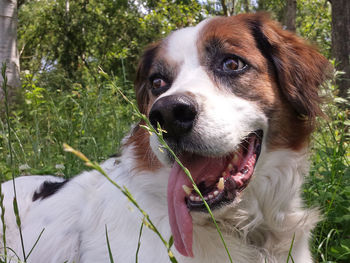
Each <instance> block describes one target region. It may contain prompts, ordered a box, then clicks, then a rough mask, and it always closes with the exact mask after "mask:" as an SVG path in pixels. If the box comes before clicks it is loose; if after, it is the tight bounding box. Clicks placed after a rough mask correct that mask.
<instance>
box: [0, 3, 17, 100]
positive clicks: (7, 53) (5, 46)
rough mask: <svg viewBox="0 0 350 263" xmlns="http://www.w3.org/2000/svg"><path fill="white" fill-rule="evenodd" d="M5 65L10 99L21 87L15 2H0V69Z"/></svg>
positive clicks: (0, 96)
mask: <svg viewBox="0 0 350 263" xmlns="http://www.w3.org/2000/svg"><path fill="white" fill-rule="evenodd" d="M4 62H5V63H6V66H7V71H6V76H7V79H8V86H9V87H10V90H9V95H10V97H12V96H13V95H14V94H15V92H16V89H18V88H19V87H20V85H21V83H20V79H19V54H18V50H17V0H0V68H1V67H2V63H4ZM2 82H3V79H2V76H0V101H3V95H4V93H3V90H2Z"/></svg>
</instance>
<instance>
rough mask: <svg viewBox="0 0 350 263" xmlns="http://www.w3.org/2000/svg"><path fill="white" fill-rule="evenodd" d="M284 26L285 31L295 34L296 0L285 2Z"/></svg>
mask: <svg viewBox="0 0 350 263" xmlns="http://www.w3.org/2000/svg"><path fill="white" fill-rule="evenodd" d="M285 14H286V15H285V20H284V21H285V22H284V24H285V26H286V29H287V30H290V31H294V32H295V18H296V16H297V0H287V4H286V10H285Z"/></svg>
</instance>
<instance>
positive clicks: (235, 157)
mask: <svg viewBox="0 0 350 263" xmlns="http://www.w3.org/2000/svg"><path fill="white" fill-rule="evenodd" d="M237 161H238V155H237V154H236V153H235V154H234V155H233V157H232V161H231V162H232V163H233V164H235V163H236V162H237Z"/></svg>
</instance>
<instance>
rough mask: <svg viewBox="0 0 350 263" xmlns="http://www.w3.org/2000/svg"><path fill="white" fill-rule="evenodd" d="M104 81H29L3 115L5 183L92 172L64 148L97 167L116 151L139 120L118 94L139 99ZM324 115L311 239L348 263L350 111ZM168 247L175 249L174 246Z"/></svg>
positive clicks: (311, 195)
mask: <svg viewBox="0 0 350 263" xmlns="http://www.w3.org/2000/svg"><path fill="white" fill-rule="evenodd" d="M99 78H100V79H99V81H100V82H101V83H107V84H103V85H102V84H101V85H94V84H93V83H92V84H91V85H87V86H85V87H83V86H81V85H78V84H72V86H71V87H70V88H69V89H64V88H63V87H62V89H58V90H57V89H55V90H51V89H50V87H49V86H45V85H44V84H43V83H45V81H43V80H42V79H41V80H40V79H36V78H34V77H33V76H31V75H30V74H27V75H25V76H24V78H23V94H22V100H23V104H21V105H15V107H12V111H11V112H10V113H9V114H8V119H7V118H6V116H5V114H4V113H3V111H2V110H1V109H0V114H3V115H2V116H1V118H0V182H1V181H5V180H9V179H11V177H12V175H16V176H17V175H21V174H56V175H59V176H65V177H71V176H73V175H75V174H78V173H79V172H80V171H82V170H84V169H86V167H85V165H84V163H83V162H81V161H79V160H78V159H77V158H75V157H74V156H73V155H72V154H69V153H67V152H65V151H64V150H63V148H62V145H63V143H64V142H66V143H68V144H69V145H71V146H72V147H73V148H75V149H79V150H80V151H81V152H84V153H86V154H87V155H88V156H89V159H91V162H93V163H97V162H100V161H102V160H104V159H107V158H108V157H109V156H111V155H113V154H115V153H116V152H117V151H118V149H119V146H120V141H121V139H122V138H123V136H124V135H125V133H126V132H127V131H128V130H129V129H130V125H131V124H132V123H135V122H136V121H137V117H135V115H134V114H133V111H134V110H133V108H132V106H131V105H130V104H129V103H127V102H126V101H125V100H124V99H123V98H121V96H120V95H119V94H118V88H119V87H120V88H121V89H122V90H123V93H125V94H126V96H127V97H128V98H131V100H133V93H132V92H131V90H132V87H131V86H132V85H131V84H130V83H128V82H127V81H125V80H124V79H121V80H119V79H118V78H115V79H114V80H112V81H106V80H105V79H104V77H103V75H102V76H99ZM334 89H335V88H334V87H331V90H334ZM325 112H326V113H327V115H328V116H329V119H328V120H320V125H319V127H318V130H317V131H316V133H315V134H314V136H313V137H314V138H313V147H312V151H313V155H312V159H311V170H310V176H309V177H308V178H307V181H306V183H305V186H304V192H303V195H304V199H305V201H306V205H307V206H308V207H315V206H317V207H320V209H321V211H322V212H321V213H322V214H323V220H322V221H321V222H320V223H319V224H318V226H317V228H316V229H315V231H314V233H313V241H312V250H313V254H314V257H315V258H316V259H317V261H316V262H339V263H342V262H349V261H350V216H349V215H350V170H349V160H350V150H349V138H350V134H349V117H348V115H347V114H349V112H346V111H341V110H339V108H338V107H336V106H334V105H332V104H329V105H327V107H326V108H325ZM9 129H10V132H9ZM11 134H12V135H11ZM9 135H11V136H9ZM11 155H12V157H11ZM1 203H2V202H0V204H1ZM0 208H1V211H2V212H1V215H3V207H2V206H0ZM144 221H145V222H146V223H147V220H144ZM146 223H145V224H146ZM143 224H144V223H142V225H141V227H140V235H141V234H142V229H143V226H144V225H143ZM146 226H147V224H146ZM106 238H108V233H107V229H106ZM166 243H167V246H168V248H170V247H171V244H172V241H171V240H169V241H167V242H166ZM140 245H141V244H138V247H139V246H140ZM138 247H137V248H136V247H135V250H136V258H137V255H138ZM1 258H2V257H1V256H0V262H1ZM110 258H111V260H113V257H112V254H111V253H110ZM140 260H141V261H142V259H140ZM111 262H112V261H111Z"/></svg>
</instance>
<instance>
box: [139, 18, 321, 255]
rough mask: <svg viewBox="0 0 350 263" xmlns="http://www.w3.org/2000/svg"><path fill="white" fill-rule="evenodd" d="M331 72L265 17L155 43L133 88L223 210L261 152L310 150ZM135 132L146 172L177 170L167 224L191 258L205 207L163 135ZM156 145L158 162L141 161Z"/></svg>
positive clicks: (205, 25) (211, 25)
mask: <svg viewBox="0 0 350 263" xmlns="http://www.w3.org/2000/svg"><path fill="white" fill-rule="evenodd" d="M327 68H328V62H327V60H326V59H325V58H323V57H322V56H321V55H319V54H318V53H317V52H316V51H315V50H314V49H313V48H312V47H311V46H309V45H307V44H305V43H304V42H303V41H302V40H300V39H299V38H298V37H296V36H295V35H294V34H292V33H289V32H286V31H283V30H282V29H281V28H280V27H279V25H278V24H276V23H275V22H272V21H271V20H269V18H268V17H267V16H265V15H262V14H256V15H239V16H236V17H230V18H212V19H209V20H206V21H203V22H202V23H200V24H199V25H197V26H196V27H191V28H185V29H181V30H179V31H176V32H174V33H172V34H170V35H169V36H168V37H167V38H166V39H164V40H163V41H161V42H158V43H156V44H153V45H152V46H150V48H149V49H148V50H146V52H145V54H144V56H143V58H142V60H141V63H140V65H139V69H138V74H137V79H136V83H135V87H136V94H137V100H138V105H139V108H140V110H141V112H142V113H144V114H146V115H147V116H148V117H149V120H150V122H151V123H152V125H153V126H154V127H157V125H158V124H159V125H160V126H161V127H162V129H164V130H165V131H166V133H164V138H165V140H166V142H167V143H168V145H169V146H170V148H171V149H172V150H173V151H174V152H175V153H176V155H177V156H178V157H179V158H180V160H181V162H182V163H183V164H184V165H185V166H186V167H187V168H188V169H189V171H190V172H191V175H192V177H193V179H194V181H195V182H196V184H197V185H198V187H199V189H200V191H201V193H202V194H203V196H204V199H205V200H206V201H207V203H208V204H209V206H210V207H211V208H212V209H224V208H225V207H226V206H230V205H232V204H233V203H234V202H233V201H234V200H235V199H237V196H238V195H240V193H241V192H242V191H243V190H244V189H245V188H246V187H247V186H248V184H249V181H250V179H251V178H252V177H253V174H254V169H255V168H256V167H257V164H258V159H259V155H260V154H265V153H266V152H270V151H273V150H276V149H291V150H294V151H298V150H301V149H303V148H305V147H306V146H307V143H308V138H309V135H310V133H311V131H312V129H313V124H314V118H315V116H316V115H318V114H320V108H319V106H318V105H319V102H320V100H319V97H318V86H319V85H320V83H322V81H323V80H324V78H325V77H324V76H325V72H326V69H327ZM136 133H139V134H142V136H141V137H142V138H143V139H142V140H140V136H134V138H137V139H132V140H134V143H135V144H136V145H138V146H139V147H136V148H138V150H137V151H138V154H139V156H140V158H139V159H140V162H142V161H143V162H144V167H143V169H150V170H152V169H155V168H154V167H159V166H172V170H171V173H170V177H169V183H168V206H169V219H170V225H171V228H172V232H173V235H174V240H175V245H176V247H177V249H178V250H179V251H180V252H181V253H182V254H184V255H189V256H191V255H192V250H191V246H192V221H191V216H190V211H206V208H205V205H204V203H203V202H202V201H201V199H200V198H199V196H198V195H197V194H196V193H195V191H194V190H193V188H192V184H191V182H190V181H189V179H188V178H187V176H186V175H185V173H184V172H183V169H182V168H181V167H180V166H179V165H178V164H177V163H176V162H175V161H174V158H173V156H172V155H171V154H170V153H168V152H166V151H165V152H162V151H160V150H159V142H158V139H157V137H156V136H148V135H147V133H146V132H142V131H140V130H139V129H137V131H136ZM149 147H150V148H151V149H152V151H153V153H154V155H155V156H157V159H158V160H159V162H158V163H157V165H155V162H154V159H153V158H154V157H152V156H151V155H148V157H147V158H146V159H147V160H146V162H145V158H144V157H141V156H142V154H144V153H145V151H146V150H145V149H146V148H149ZM142 152H143V153H142ZM151 164H152V165H151ZM152 166H153V167H152ZM257 169H258V168H257Z"/></svg>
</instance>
